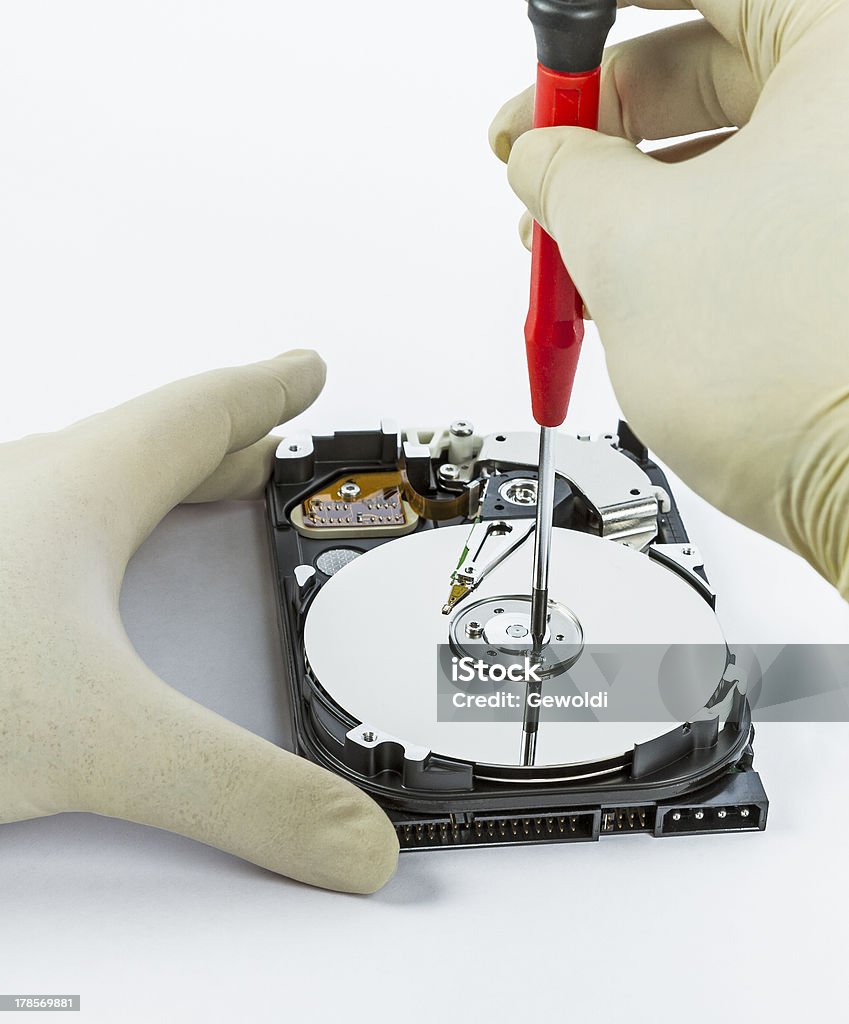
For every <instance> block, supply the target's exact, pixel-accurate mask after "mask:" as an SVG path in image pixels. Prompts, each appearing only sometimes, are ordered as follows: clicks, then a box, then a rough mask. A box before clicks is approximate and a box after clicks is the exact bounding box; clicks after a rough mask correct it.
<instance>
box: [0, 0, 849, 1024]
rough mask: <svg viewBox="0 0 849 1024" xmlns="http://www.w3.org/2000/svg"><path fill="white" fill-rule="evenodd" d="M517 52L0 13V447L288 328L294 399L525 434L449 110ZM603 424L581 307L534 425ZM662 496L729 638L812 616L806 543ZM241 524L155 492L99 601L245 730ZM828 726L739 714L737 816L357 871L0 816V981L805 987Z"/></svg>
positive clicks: (469, 118)
mask: <svg viewBox="0 0 849 1024" xmlns="http://www.w3.org/2000/svg"><path fill="white" fill-rule="evenodd" d="M670 20H672V18H671V17H670V16H669V15H657V14H648V13H645V12H636V11H628V12H623V13H622V14H621V16H620V20H619V23H618V25H617V28H616V30H615V37H614V38H624V37H626V36H629V35H633V34H636V33H638V32H642V31H646V30H648V29H651V28H653V27H656V26H660V25H663V24H667V23H669V22H670ZM533 63H534V62H533V43H532V36H531V30H530V26H529V25H528V24H527V22H526V20H525V18H524V12H523V9H522V4H521V3H520V2H519V0H455V2H453V3H448V2H445V0H434V2H432V3H429V4H417V5H405V4H403V3H398V2H397V0H394V2H389V0H370V2H369V3H351V2H346V0H326V2H325V3H323V4H319V3H309V2H307V0H304V2H301V3H297V4H295V3H288V2H287V3H280V2H278V3H271V2H264V3H263V2H246V0H242V2H239V3H236V2H230V3H200V2H196V3H189V2H173V0H172V2H167V3H166V2H149V3H135V4H129V3H124V4H115V3H108V2H101V3H95V2H76V3H73V4H69V3H62V2H34V0H30V2H28V3H26V4H23V3H15V4H12V3H7V4H3V5H2V7H0V345H1V346H2V363H0V368H2V372H0V440H11V439H13V438H15V437H17V436H20V435H22V434H25V433H29V432H34V431H44V430H52V429H56V428H60V427H61V426H63V425H64V424H66V423H68V422H70V421H72V420H74V419H76V418H79V417H83V416H87V415H89V414H91V413H92V412H94V411H96V410H98V409H101V408H105V407H108V406H110V405H113V404H115V403H117V402H120V401H122V400H124V399H126V398H129V397H130V396H132V395H135V394H138V393H140V392H142V391H145V390H148V389H150V388H152V387H155V386H157V385H158V384H161V383H164V382H166V381H169V380H172V379H174V378H176V377H179V376H182V375H185V374H189V373H193V372H197V371H200V370H203V369H205V368H208V367H214V366H217V365H224V364H231V363H236V362H242V361H250V360H252V359H259V358H266V357H267V356H268V355H270V354H273V353H274V352H276V351H279V350H282V349H285V348H288V347H295V346H298V347H300V346H304V345H308V346H314V347H316V348H318V349H319V350H320V351H321V352H322V354H323V355H324V356H325V358H326V359H327V361H328V363H329V367H330V376H329V379H328V385H327V389H326V391H325V394H324V396H323V397H322V399H321V400H320V402H319V404H318V405H317V406H316V407H315V408H314V410H312V411H311V412H310V413H308V414H307V415H306V417H305V418H304V421H303V424H304V426H310V425H315V426H318V425H321V426H328V427H331V428H332V427H336V428H344V427H350V426H362V425H370V424H373V423H375V422H376V421H377V419H378V418H379V417H380V416H382V415H391V416H394V417H395V418H396V419H398V420H401V421H402V422H404V423H405V424H420V425H425V424H433V423H440V422H444V421H445V420H447V419H451V418H454V417H456V416H457V415H462V416H467V417H469V418H471V419H473V420H474V421H475V422H476V423H477V424H478V426H479V427H481V428H485V429H490V428H493V427H495V426H498V427H501V428H504V429H508V428H513V429H516V428H526V427H529V426H530V414H529V409H528V400H527V391H526V382H525V369H524V356H523V345H522V332H521V327H522V322H523V318H524V311H525V310H524V306H525V303H526V300H527V276H528V259H527V255H526V253H525V252H524V250H522V249H521V247H520V245H519V243H518V240H517V235H516V230H515V223H516V220H517V218H518V215H519V213H520V207H519V204H518V202H517V200H516V199H515V198H514V197H513V195H512V194H511V193H510V191H509V189H508V187H507V185H506V181H505V176H504V171H503V168H502V167H501V165H499V164H498V163H497V162H496V161H495V159H494V158H493V157H492V156H491V154H490V153H489V150H488V147H487V143H486V130H487V126H488V123H489V120H490V118H491V116H492V114H493V113H494V112H495V110H496V109H497V108H498V106H499V104H500V103H501V102H502V101H503V100H504V99H506V98H507V97H508V96H510V95H512V94H513V93H514V92H516V91H518V90H519V89H520V88H522V87H524V86H525V85H526V84H527V83H528V82H529V81H530V78H531V75H532V73H533ZM637 199H638V197H635V201H636V200H637ZM681 364H682V366H684V367H685V366H686V338H684V339H682V354H681ZM717 400H718V402H721V396H718V399H717ZM616 416H617V407H616V403H615V399H614V397H613V395H612V393H611V390H610V387H609V384H608V382H607V379H606V376H605V370H604V362H603V358H602V355H601V350H600V346H599V345H598V341H597V338H596V337H595V336H594V333H593V330H592V328H591V329H590V331H589V337H588V341H587V344H586V346H585V353H584V356H583V363H582V368H581V371H580V376H579V380H578V382H577V385H576V391H575V398H574V401H573V405H572V410H571V412H570V417H569V421H568V423H567V427H568V428H569V429H572V430H580V431H581V432H597V431H604V430H607V429H609V428H610V427H611V426H612V425H613V424H614V423H615V420H616ZM0 483H2V482H0ZM678 496H679V500H680V503H681V505H682V508H683V511H684V513H685V518H686V520H687V522H688V526H689V528H690V531H691V533H692V535H693V536H694V538H695V539H696V541H697V542H698V544H699V546H700V547H701V549H702V551H703V553H704V554H705V556H706V559H707V564H708V566H709V569H710V572H711V576H712V579H713V581H714V584H715V586H716V587H717V590H718V591H719V593H720V595H721V600H720V616H721V618H722V620H723V624H724V626H725V628H726V632H727V634H728V636H729V638H730V639H732V640H735V639H738V640H742V641H745V642H756V641H758V642H776V643H780V642H788V641H797V642H802V641H833V642H840V641H842V640H844V639H845V637H846V636H847V626H849V609H847V607H846V606H845V605H844V603H843V602H842V601H841V600H840V599H839V598H838V597H837V595H836V594H835V593H834V592H833V591H832V589H831V588H830V587H829V586H828V585H826V584H825V583H824V582H823V581H821V580H820V579H819V578H818V577H817V576H816V575H815V574H814V573H813V572H812V571H811V570H810V569H808V567H807V566H805V565H804V564H802V563H801V562H800V561H799V560H798V559H796V558H795V557H794V556H792V555H790V554H788V553H787V552H784V551H782V550H780V549H778V548H777V547H776V546H774V545H772V544H770V543H769V542H766V541H764V540H762V539H760V538H758V537H756V536H754V535H752V534H751V533H750V532H749V531H747V530H745V529H743V528H742V527H739V526H737V525H736V524H734V523H731V522H730V521H729V520H727V519H725V518H724V517H722V516H721V515H719V514H718V513H717V512H715V511H714V510H712V509H710V508H709V507H708V506H707V505H705V503H704V502H702V501H700V500H699V499H697V498H695V497H694V496H693V495H691V494H690V493H688V492H687V491H686V490H685V489H683V488H681V487H680V486H679V488H678ZM21 500H26V496H23V495H22V496H21ZM260 519H261V513H260V512H259V511H258V510H256V509H251V508H242V509H236V508H233V507H227V508H221V509H217V510H216V509H212V510H201V511H197V510H194V511H191V510H180V511H178V512H177V513H175V515H174V516H172V517H171V519H170V521H168V522H166V524H165V525H164V526H163V527H162V528H161V529H160V531H158V532H157V534H155V535H154V537H153V538H152V539H151V541H150V542H149V544H148V545H146V547H145V549H143V550H142V552H141V553H140V555H139V557H138V559H137V562H136V564H135V565H134V567H133V569H132V571H131V576H130V579H129V581H128V586H127V593H126V594H125V609H126V614H127V620H128V625H129V627H130V629H131V632H132V634H133V636H134V637H135V638H136V641H137V643H138V645H139V648H140V650H141V651H142V653H143V654H144V656H145V657H146V658H147V659H148V660H149V661H150V662H151V664H153V665H154V667H156V668H157V669H158V670H159V671H161V672H162V673H163V674H164V675H166V678H168V679H169V681H171V682H172V683H174V685H177V686H179V687H180V688H183V689H185V690H186V691H187V692H190V693H192V695H193V696H195V697H197V698H198V699H200V700H205V701H206V702H207V703H209V704H210V705H212V706H215V707H216V709H217V710H222V711H224V712H225V713H229V714H231V715H232V717H234V718H236V719H237V720H239V721H242V722H243V723H244V724H246V725H248V726H249V727H253V728H256V729H257V730H258V731H260V732H264V733H265V734H267V735H269V736H271V737H273V738H278V737H279V732H280V722H279V721H270V720H269V716H270V715H271V716H273V714H274V701H273V699H272V697H271V696H270V693H271V690H272V689H273V685H274V682H275V679H274V675H275V671H276V667H277V662H276V660H275V655H274V643H275V642H276V637H275V635H274V625H273V621H272V618H271V612H270V605H269V604H268V600H269V594H268V590H267V585H268V580H267V578H266V577H265V576H264V575H263V570H264V562H263V552H262V540H261V522H260ZM60 542H61V538H57V543H60ZM201 542H202V543H201ZM193 544H195V545H196V548H193V547H192V545H193ZM225 548H226V549H227V550H228V552H229V558H228V560H227V561H226V564H218V563H216V561H215V559H214V558H213V559H212V560H210V557H209V555H210V552H220V551H223V550H224V549H225ZM193 552H196V557H192V553H193ZM199 563H202V564H199ZM201 581H202V582H203V587H202V588H201ZM201 590H202V591H203V593H205V594H208V597H207V598H205V599H204V600H200V599H199V598H198V594H199V592H200V591H201ZM169 595H170V599H171V600H175V601H176V597H175V595H181V601H180V602H179V603H178V604H179V606H178V607H175V609H174V613H175V614H176V613H179V614H180V615H182V616H183V618H178V619H177V620H174V618H173V615H172V617H171V619H170V620H169V618H168V615H167V614H166V611H165V607H166V604H167V601H168V600H169ZM192 595H194V596H195V601H194V603H193V602H192ZM205 602H206V603H205ZM252 602H253V603H252ZM174 621H177V622H178V623H181V624H182V625H183V627H184V632H183V633H181V632H180V630H179V629H176V630H175V627H174ZM213 627H214V628H213ZM204 629H206V630H207V631H208V635H207V634H205V633H204V632H203V631H204ZM216 645H217V646H216ZM213 655H214V656H213ZM204 659H207V661H206V662H205V660H204ZM228 659H229V660H228ZM222 662H223V664H222ZM216 672H217V675H216ZM236 677H238V687H239V690H238V693H236V694H234V693H233V689H234V685H235V679H236ZM846 739H847V730H846V729H845V728H844V727H841V726H830V727H815V726H789V725H783V726H780V725H772V726H763V727H762V728H761V733H760V736H759V742H758V765H759V767H760V768H761V770H762V772H763V774H764V776H765V779H766V783H767V787H768V789H769V792H770V795H771V797H772V811H771V825H770V830H769V831H768V832H767V833H766V834H765V835H763V836H755V837H737V838H731V839H724V838H719V839H708V838H705V839H700V840H696V841H689V840H686V839H678V840H674V841H669V842H651V841H650V840H647V839H641V838H635V839H633V840H628V841H624V840H623V841H622V843H616V842H612V843H600V844H598V845H592V846H575V847H569V848H548V849H533V850H497V851H482V852H479V853H472V852H468V851H467V852H461V853H455V854H446V855H432V856H431V855H423V856H419V857H408V858H405V859H404V860H403V862H402V867H401V870H400V872H399V875H398V877H397V878H396V880H395V881H393V883H392V884H391V885H390V886H389V887H388V888H387V889H386V890H385V891H384V892H383V893H381V894H380V895H378V896H376V897H373V898H371V899H360V898H353V897H340V896H335V895H332V894H326V893H320V892H316V891H313V890H309V889H306V888H304V887H301V886H297V885H294V884H292V883H288V882H285V881H280V880H279V879H276V878H275V877H273V876H271V875H268V874H266V873H264V872H261V871H259V870H257V869H254V868H252V867H250V866H248V865H244V864H241V863H240V862H237V861H235V860H233V859H232V858H229V857H227V856H225V855H223V854H219V853H218V852H216V851H211V850H208V849H206V848H204V847H201V846H199V845H197V844H194V843H191V842H189V841H186V840H182V839H179V838H176V837H171V836H168V835H165V834H161V833H157V832H154V831H152V830H146V829H142V828H140V827H138V826H129V825H124V824H122V823H116V822H111V821H104V820H99V819H96V818H91V817H86V816H81V815H74V816H64V817H63V818H61V819H51V820H43V821H36V822H28V823H22V824H20V825H13V826H7V827H4V828H3V829H2V830H0V898H2V908H0V911H2V913H1V914H0V990H2V991H5V992H14V991H29V992H40V991H64V992H82V994H83V1000H84V1006H85V1007H86V1009H85V1011H84V1013H83V1017H84V1018H85V1019H90V1020H105V1021H112V1020H119V1019H120V1020H149V1019H153V1018H154V1016H155V1015H156V1016H157V1017H158V1019H161V1020H177V1019H182V1020H186V1019H198V1020H200V1019H205V1020H229V1019H235V1020H238V1019H255V1020H277V1019H282V1018H283V1017H284V1016H285V1017H287V1018H288V1017H289V1016H290V1015H295V1014H296V1011H299V1010H300V1011H303V1013H304V1014H305V1015H306V1016H307V1017H308V1018H311V1019H315V1018H316V1016H324V1015H325V1013H329V1011H330V1010H331V1009H334V1010H336V1011H338V1012H344V1013H345V1014H346V1016H347V1017H348V1019H353V1020H359V1019H362V1020H366V1019H370V1018H372V1017H373V1016H374V1015H376V1014H379V1015H380V1016H381V1017H386V1016H388V1015H389V1014H396V1015H397V1016H398V1018H399V1019H405V1020H418V1019H425V1018H428V1019H440V1018H445V1019H454V1018H456V1017H459V1016H460V1015H461V1014H462V1015H463V1016H464V1017H467V1018H468V1017H469V1016H470V1017H471V1019H482V1018H483V1017H484V1016H487V1017H488V1018H490V1019H495V1020H500V1019H507V1017H508V1016H509V1017H511V1018H512V1017H513V1016H515V1015H519V1014H522V1015H526V1014H531V1013H533V1014H536V1013H542V1012H549V1011H552V1012H554V1013H556V1014H557V1016H558V1017H565V1016H567V1015H568V1016H572V1015H574V1014H576V1013H580V1014H581V1015H582V1016H587V1014H590V1015H591V1016H592V1017H593V1018H594V1019H600V1020H616V1019H619V1018H620V1017H621V1016H623V1015H627V1016H629V1017H631V1018H632V1019H636V1020H641V1019H649V1018H652V1019H663V1018H664V1017H668V1019H674V1018H677V1017H678V1016H679V1015H680V1014H682V1013H686V1014H688V1015H689V1016H691V1017H693V1018H694V1019H700V1020H701V1019H704V1020H708V1019H712V1018H713V1017H714V1016H717V1015H719V1014H725V1013H728V1012H735V1013H740V1014H747V1013H749V1014H756V1015H757V1016H758V1017H760V1019H763V1018H764V1017H765V1016H768V1015H769V1012H770V1011H772V1012H773V1013H774V1014H776V1015H779V1016H785V1015H789V1014H790V1013H791V1012H792V1011H796V1010H801V1009H803V1008H804V1009H805V1011H806V1012H807V1013H812V1012H813V1013H816V1012H817V1011H818V1010H819V1011H820V1012H822V1013H823V1014H827V1013H828V1011H827V1009H826V1007H827V1006H828V1004H829V1001H830V999H831V998H832V997H833V995H834V992H835V990H836V985H837V983H838V981H839V979H840V976H841V971H842V967H843V963H842V959H841V958H840V954H841V952H843V953H845V932H844V930H843V927H842V925H840V926H838V923H837V921H838V914H839V911H840V907H841V905H842V904H843V903H845V899H846V895H847V892H846V888H847V887H846V881H845V872H844V870H843V864H842V855H841V844H842V845H843V847H844V848H845V842H846V826H845V824H844V822H843V818H842V810H841V796H842V791H843V786H842V783H841V776H840V771H841V770H842V771H843V772H845V771H846V769H847V767H849V763H848V762H849V757H847V754H846V753H845V751H846V750H847V745H846ZM160 997H161V998H162V999H163V1000H164V1001H165V1002H164V1004H163V1006H162V1008H161V1009H160V1010H159V1011H155V1010H154V1009H153V1007H154V1003H155V1000H156V999H157V998H160ZM118 1000H125V1001H126V1002H125V1004H124V1008H123V1009H119V1008H118V1005H119V1004H118V1002H117V1001H118Z"/></svg>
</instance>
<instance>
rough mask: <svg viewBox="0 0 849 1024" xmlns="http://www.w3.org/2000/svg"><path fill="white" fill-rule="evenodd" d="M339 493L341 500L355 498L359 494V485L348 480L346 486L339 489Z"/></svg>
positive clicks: (343, 485)
mask: <svg viewBox="0 0 849 1024" xmlns="http://www.w3.org/2000/svg"><path fill="white" fill-rule="evenodd" d="M339 493H340V494H341V495H342V497H343V498H357V497H359V494H360V485H359V484H355V483H354V481H353V480H349V481H348V482H347V483H346V484H342V486H341V487H340V488H339Z"/></svg>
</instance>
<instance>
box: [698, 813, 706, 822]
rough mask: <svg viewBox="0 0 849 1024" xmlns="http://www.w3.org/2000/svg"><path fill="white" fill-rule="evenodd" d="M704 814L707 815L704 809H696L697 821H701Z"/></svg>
mask: <svg viewBox="0 0 849 1024" xmlns="http://www.w3.org/2000/svg"><path fill="white" fill-rule="evenodd" d="M704 816H705V812H704V811H696V821H701V820H702V818H703V817H704Z"/></svg>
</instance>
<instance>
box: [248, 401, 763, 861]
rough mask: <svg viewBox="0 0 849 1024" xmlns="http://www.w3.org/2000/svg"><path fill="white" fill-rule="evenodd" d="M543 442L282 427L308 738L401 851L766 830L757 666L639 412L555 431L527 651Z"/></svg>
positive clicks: (293, 691)
mask: <svg viewBox="0 0 849 1024" xmlns="http://www.w3.org/2000/svg"><path fill="white" fill-rule="evenodd" d="M536 446H537V438H536V435H535V434H532V433H512V434H511V433H502V434H491V435H488V436H485V437H478V436H476V435H475V433H474V431H473V429H472V427H471V424H469V423H468V422H466V421H457V422H455V423H453V424H451V426H450V427H449V428H447V429H445V430H441V431H436V432H433V431H428V432H422V431H418V432H416V431H406V432H403V433H402V432H399V431H398V430H397V429H396V427H395V426H394V425H392V424H389V423H384V424H383V425H382V426H381V427H380V428H379V429H376V430H373V431H357V432H337V433H334V434H328V435H320V436H309V435H297V436H290V437H288V438H287V439H286V440H284V441H283V442H282V443H281V445H280V447H279V449H278V452H277V456H276V460H275V467H274V475H273V478H272V481H271V483H270V484H269V488H268V492H267V504H268V514H269V524H270V532H271V541H272V551H273V557H274V562H275V570H276V571H275V580H276V582H277V588H278V597H279V612H280V625H281V632H282V637H283V650H284V656H285V658H286V662H287V672H288V676H289V678H288V686H289V697H290V701H291V707H292V716H293V722H292V724H293V734H294V736H295V739H296V749H297V752H298V753H300V754H301V755H303V756H305V757H308V758H310V759H311V760H313V761H315V762H317V763H318V764H320V765H323V766H325V767H326V768H329V769H330V770H332V771H334V772H336V773H338V774H339V775H342V776H343V777H345V778H347V779H349V780H351V781H352V782H354V783H355V784H356V785H358V786H360V787H361V788H362V789H364V790H365V791H366V792H368V793H369V794H370V795H371V796H372V797H373V798H374V799H375V800H377V801H378V803H380V805H381V806H382V807H383V808H384V809H385V810H386V812H387V814H388V815H389V817H390V818H391V819H392V821H393V822H394V823H395V825H396V828H397V831H398V837H399V841H400V844H401V848H402V849H433V848H440V847H453V846H491V845H504V844H507V845H510V844H520V843H547V842H569V841H579V840H594V839H598V838H599V837H600V836H603V835H621V834H627V833H635V832H642V833H648V834H650V835H654V836H669V835H689V834H703V833H717V832H740V831H753V830H760V829H763V828H765V826H766V818H767V809H768V801H767V798H766V794H765V792H764V789H763V786H762V785H761V781H760V777H759V775H758V774H757V772H755V771H754V770H753V767H752V761H753V753H752V738H753V730H752V723H751V711H750V707H749V703H748V701H747V698H746V692H745V680H744V679H741V674H740V673H739V672H738V671H737V666H736V664H735V657H734V653H733V652H732V651H731V650H729V648H728V646H727V645H726V643H725V640H724V639H723V636H722V633H721V630H720V627H719V624H718V621H717V619H716V616H715V614H714V602H715V599H714V594H713V591H712V589H711V587H710V584H709V582H708V578H707V576H706V574H705V571H704V566H703V564H702V559H701V558H700V556H699V554H698V551H697V549H696V548H695V547H693V546H692V545H691V543H690V541H689V538H688V536H687V534H686V532H685V529H684V525H683V523H682V521H681V518H680V515H679V513H678V510H677V507H676V505H675V502H674V499H673V498H672V496H671V494H670V491H669V486H668V483H667V481H666V479H665V477H664V475H663V473H662V471H661V470H660V468H659V467H658V466H657V465H655V464H654V463H653V462H652V461H651V460H650V458H649V455H648V453H647V451H646V449H645V448H644V447H643V446H642V445H641V444H640V442H639V441H638V440H637V438H636V437H634V435H633V433H632V432H631V431H630V429H629V428H628V426H627V425H626V424H624V423H621V424H620V425H619V428H618V433H617V434H615V435H614V434H609V435H605V436H603V437H598V438H594V439H591V438H588V437H578V438H575V437H572V436H569V435H567V434H565V433H561V434H559V435H558V440H557V446H558V447H557V451H556V472H557V496H556V508H555V520H554V522H555V529H554V531H553V537H552V551H551V586H550V595H551V599H550V601H549V606H548V632H547V634H546V643H545V647H544V648H543V650H542V652H539V651H537V652H536V654H535V656H534V659H533V663H532V664H531V662H530V659H529V653H530V652H529V649H528V634H529V630H528V625H529V613H530V599H529V597H528V595H527V587H528V580H529V578H530V567H531V547H532V544H531V543H529V542H528V538H529V537H530V536H531V535H532V534H533V529H534V513H535V505H536V491H537V479H536V477H537V469H536V457H537V449H536ZM458 669H459V671H458ZM523 673H524V674H523ZM591 691H592V692H591Z"/></svg>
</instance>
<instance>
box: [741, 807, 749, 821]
mask: <svg viewBox="0 0 849 1024" xmlns="http://www.w3.org/2000/svg"><path fill="white" fill-rule="evenodd" d="M740 817H741V818H748V817H749V808H748V807H744V808H743V810H742V811H740Z"/></svg>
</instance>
